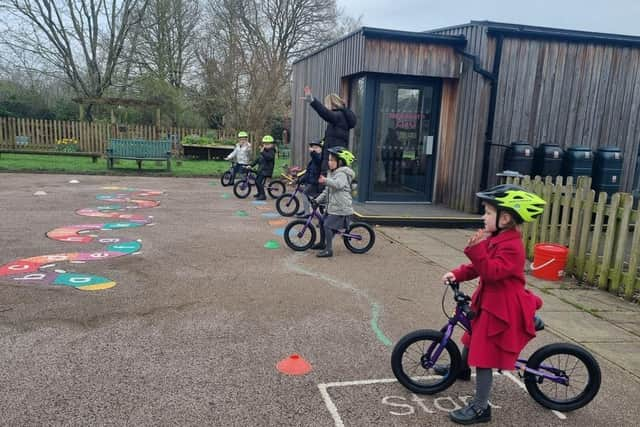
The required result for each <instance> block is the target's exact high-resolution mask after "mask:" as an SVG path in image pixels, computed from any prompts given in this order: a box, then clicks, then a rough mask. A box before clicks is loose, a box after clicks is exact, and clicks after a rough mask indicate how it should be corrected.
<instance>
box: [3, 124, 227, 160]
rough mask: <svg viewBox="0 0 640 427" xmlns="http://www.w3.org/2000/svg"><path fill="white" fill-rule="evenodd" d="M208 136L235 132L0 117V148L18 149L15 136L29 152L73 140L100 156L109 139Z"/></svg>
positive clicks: (82, 149) (178, 139) (175, 138)
mask: <svg viewBox="0 0 640 427" xmlns="http://www.w3.org/2000/svg"><path fill="white" fill-rule="evenodd" d="M211 133H214V134H215V135H216V136H217V138H218V139H226V138H230V139H233V138H234V137H235V132H231V131H226V132H225V131H217V130H211V129H190V128H175V127H170V128H167V127H158V126H153V125H150V126H146V125H122V124H120V125H116V124H110V123H100V122H91V123H89V122H71V121H60V120H36V119H15V118H9V117H0V148H22V146H21V145H19V144H16V137H17V136H26V137H28V138H29V143H28V147H29V149H34V150H51V151H53V150H55V149H56V141H58V140H60V139H63V138H73V139H75V140H77V141H78V148H79V150H80V151H86V152H97V153H104V151H105V149H106V144H107V140H108V139H109V138H140V139H163V138H173V140H174V141H176V142H179V141H181V140H182V138H183V137H184V136H186V135H201V136H202V135H210V134H211ZM25 148H26V147H25Z"/></svg>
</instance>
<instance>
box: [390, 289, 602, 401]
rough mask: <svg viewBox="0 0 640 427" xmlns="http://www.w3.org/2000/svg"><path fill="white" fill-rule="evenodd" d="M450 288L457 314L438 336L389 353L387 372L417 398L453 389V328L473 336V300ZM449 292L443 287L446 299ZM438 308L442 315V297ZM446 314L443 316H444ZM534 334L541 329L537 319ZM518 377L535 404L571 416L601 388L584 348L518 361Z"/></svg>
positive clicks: (546, 350)
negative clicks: (391, 372)
mask: <svg viewBox="0 0 640 427" xmlns="http://www.w3.org/2000/svg"><path fill="white" fill-rule="evenodd" d="M449 287H450V288H451V289H453V299H454V300H455V302H456V309H455V312H454V315H453V317H449V322H448V323H447V324H446V325H445V326H444V327H443V328H442V329H440V330H439V331H436V330H431V329H422V330H418V331H414V332H411V333H410V334H408V335H405V336H404V337H403V338H401V339H400V341H398V342H397V343H396V345H395V347H394V348H393V352H392V354H391V368H392V369H393V374H394V375H395V376H396V378H397V379H398V381H399V382H400V384H402V385H403V386H405V387H406V388H408V389H409V390H411V391H413V392H414V393H420V394H434V393H438V392H440V391H443V390H445V389H447V388H448V387H449V386H451V385H452V384H453V383H454V382H455V381H456V377H457V373H458V371H459V370H460V369H461V365H462V359H461V356H460V350H459V349H458V346H457V345H456V343H455V342H454V341H453V339H452V335H453V329H454V328H455V327H456V326H460V327H462V328H463V329H464V330H466V331H468V332H470V333H471V322H470V321H471V319H473V317H474V315H475V313H474V312H473V311H472V310H471V309H470V307H469V303H470V302H471V298H470V297H469V296H467V295H465V294H464V293H462V292H460V290H459V288H460V286H459V284H458V283H457V282H449ZM447 289H448V288H445V295H446V292H447ZM445 295H443V297H442V305H443V311H444V297H445ZM445 315H446V312H445ZM447 317H448V316H447ZM535 323H536V330H542V329H544V323H543V322H542V319H540V318H539V317H537V316H536V322H535ZM515 369H516V370H517V371H518V375H519V376H520V377H521V378H524V385H525V386H526V388H527V391H528V392H529V394H530V395H531V397H533V399H534V400H535V401H536V402H538V403H539V404H540V405H542V406H544V407H545V408H549V409H553V410H556V411H560V412H569V411H573V410H576V409H578V408H582V407H583V406H585V405H586V404H588V403H589V402H591V400H592V399H593V398H594V397H595V396H596V394H597V393H598V390H599V389H600V381H601V372H600V366H599V365H598V362H597V361H596V359H595V358H594V357H593V356H592V355H591V354H590V353H589V352H588V351H586V350H585V349H584V348H582V347H579V346H577V345H574V344H569V343H554V344H549V345H545V346H543V347H541V348H539V349H538V350H536V351H535V352H534V353H533V354H532V355H531V357H530V358H529V359H528V360H527V359H520V358H519V359H518V361H517V362H516V365H515Z"/></svg>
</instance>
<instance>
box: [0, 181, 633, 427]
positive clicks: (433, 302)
mask: <svg viewBox="0 0 640 427" xmlns="http://www.w3.org/2000/svg"><path fill="white" fill-rule="evenodd" d="M71 180H77V181H78V182H77V183H70V181H71ZM105 187H107V188H105ZM116 188H119V189H116ZM124 189H126V190H124ZM132 189H133V190H136V189H137V190H140V189H145V190H157V191H162V192H163V194H161V195H158V196H153V197H146V199H149V200H157V201H159V202H160V204H159V205H158V206H156V207H152V208H140V209H135V210H134V211H135V212H134V211H132V212H133V213H135V214H137V215H145V216H152V221H149V222H148V223H145V224H144V225H142V226H139V227H135V228H121V229H116V230H98V231H96V230H93V231H92V232H91V235H94V236H97V237H95V238H94V239H93V240H91V241H90V242H88V243H78V242H74V241H56V240H52V239H50V238H47V237H46V235H45V234H46V233H47V232H49V231H51V230H54V229H56V228H58V227H63V226H70V225H82V224H93V223H105V222H109V221H111V219H109V218H95V217H86V216H80V215H78V214H76V211H78V210H80V209H84V208H95V207H97V206H100V205H101V204H104V202H103V201H102V200H100V199H98V198H97V197H99V196H104V195H108V194H114V193H121V194H122V193H127V192H130V193H132V191H131V190H132ZM36 192H44V193H45V194H42V195H35V193H36ZM40 194H41V193H40ZM141 198H143V199H145V197H141ZM0 218H1V222H0V266H3V265H7V264H11V263H12V262H14V261H16V260H24V259H26V258H31V257H38V256H42V255H47V254H61V253H79V252H87V253H91V254H100V253H103V251H105V244H104V243H100V242H98V239H99V238H101V237H104V238H109V237H110V236H118V237H122V238H126V239H128V240H132V241H133V240H135V241H139V242H140V244H141V247H140V248H139V250H138V251H136V252H134V253H130V254H126V255H123V256H118V257H114V258H108V259H100V256H96V258H98V259H95V261H94V260H93V258H91V257H90V258H88V260H87V261H86V262H85V261H83V262H68V261H55V262H51V265H46V266H42V268H44V269H45V270H46V271H48V272H54V271H55V272H56V274H60V275H61V274H66V273H69V272H76V273H78V274H83V275H96V276H99V277H101V278H107V279H108V283H115V285H113V286H110V287H108V288H105V289H95V290H86V289H84V290H83V289H79V288H75V287H73V286H66V285H56V284H38V283H34V282H29V281H22V282H21V281H17V280H12V277H13V276H0V368H1V369H0V390H2V397H1V398H0V414H2V418H0V424H2V425H11V426H17V425H20V426H27V425H153V426H158V425H212V426H254V425H255V426H342V425H344V426H372V425H379V426H415V425H420V426H442V425H453V424H451V423H450V422H449V421H448V417H447V413H448V411H450V410H452V409H456V408H458V407H461V406H463V405H464V402H465V401H466V400H467V399H469V398H470V396H472V395H473V381H471V382H458V383H456V384H454V385H453V386H452V387H451V388H449V389H448V390H446V391H444V392H442V393H439V394H437V395H432V396H418V395H414V394H412V393H411V392H409V391H408V390H406V389H404V388H403V387H402V386H401V385H399V384H398V383H397V382H396V381H395V380H394V378H393V374H392V372H391V368H390V354H391V349H392V345H393V343H394V342H395V341H396V340H398V339H399V338H400V337H402V336H403V335H404V334H406V333H408V332H410V331H413V330H415V329H424V328H430V329H439V328H440V327H441V326H442V325H443V324H444V323H445V318H444V315H443V313H442V309H441V298H442V291H443V287H442V285H441V284H440V283H439V278H440V277H441V276H442V274H443V273H444V272H445V271H446V268H445V266H444V265H443V261H442V257H443V253H445V252H444V251H440V248H438V247H431V248H428V249H430V250H431V251H432V253H433V254H434V255H433V256H425V255H424V254H423V253H419V252H418V251H416V250H415V249H412V247H411V245H407V244H404V242H403V241H402V240H399V239H397V238H393V237H392V235H393V233H392V231H393V230H391V229H389V230H387V229H385V228H384V227H379V228H376V232H377V240H376V244H375V246H374V248H373V249H372V250H371V251H370V252H369V253H367V254H364V255H356V254H351V253H350V252H348V251H347V250H346V248H345V247H344V245H343V244H342V243H341V242H336V243H335V246H334V253H335V256H334V257H333V258H329V259H319V258H316V257H315V256H314V254H315V253H314V252H303V253H296V252H293V251H291V250H290V249H289V248H287V247H286V245H285V244H284V241H283V238H282V237H281V236H280V235H278V234H279V233H280V229H281V228H282V227H284V222H283V220H282V218H280V217H278V216H277V213H276V210H275V208H274V205H273V201H271V200H270V201H268V202H267V204H265V205H260V204H254V203H252V201H251V200H248V199H247V200H239V199H236V198H235V197H234V196H233V193H232V191H231V188H229V187H226V188H225V187H222V186H221V185H220V184H219V182H218V181H217V180H212V179H187V178H184V179H180V178H150V177H144V178H138V177H113V176H73V175H47V174H8V173H3V174H0ZM387 231H389V232H387ZM455 233H457V234H455ZM468 233H469V231H468V230H459V231H458V232H454V234H453V236H454V239H453V240H456V241H450V242H449V243H451V244H455V245H459V246H460V247H463V246H464V242H465V241H466V238H467V236H468ZM83 234H86V233H82V234H80V235H83ZM87 235H89V234H87ZM457 239H459V241H458V240H457ZM274 242H275V243H277V244H274ZM414 243H415V242H414ZM265 245H266V246H267V247H265ZM276 246H279V247H276ZM51 274H53V273H51ZM465 290H466V291H467V292H468V293H470V292H471V291H472V285H467V287H466V289H465ZM543 298H544V296H543ZM446 305H447V307H448V310H450V309H451V308H452V307H453V305H452V304H451V301H450V299H449V300H447V301H446ZM563 340H565V338H564V337H560V336H557V335H555V334H554V333H553V332H550V331H543V332H541V333H540V335H539V337H537V338H536V339H535V340H533V341H532V342H531V343H530V344H529V346H528V347H527V349H526V350H525V353H530V352H532V351H533V350H535V349H536V348H537V347H539V346H541V345H544V344H547V343H551V342H557V341H563ZM610 348H611V350H612V351H614V352H615V348H616V342H615V341H613V342H611V343H610ZM293 354H297V355H300V357H302V358H304V360H306V361H308V363H309V364H310V365H311V367H312V370H311V371H310V372H309V373H307V374H306V375H300V376H291V375H286V374H283V373H281V372H280V371H279V370H278V369H277V368H276V365H277V364H278V362H280V361H282V360H283V359H286V358H287V357H289V356H291V355H293ZM638 357H640V356H638ZM598 361H599V363H600V366H601V368H602V373H603V379H602V387H601V390H600V393H599V395H598V396H597V397H596V399H595V400H594V401H593V402H592V403H591V404H589V405H588V406H587V407H585V408H582V409H580V410H577V411H574V412H571V413H566V414H561V413H555V412H553V411H549V410H547V409H544V408H542V407H541V406H539V405H538V404H537V403H536V402H535V401H533V399H531V398H530V397H529V395H528V394H527V392H526V391H525V390H524V389H523V386H522V382H521V381H520V380H519V378H518V375H517V374H516V373H508V374H504V375H500V374H496V377H495V381H494V391H493V396H492V399H491V402H492V405H493V408H494V409H493V424H494V425H499V426H581V427H586V426H605V425H609V426H614V425H615V426H635V425H638V417H639V416H640V408H639V405H638V403H637V401H638V397H639V394H640V382H639V380H638V378H637V377H636V376H634V375H631V374H630V373H629V372H628V371H627V370H625V369H624V367H621V366H619V365H617V364H614V363H611V362H610V361H609V360H608V359H606V358H598Z"/></svg>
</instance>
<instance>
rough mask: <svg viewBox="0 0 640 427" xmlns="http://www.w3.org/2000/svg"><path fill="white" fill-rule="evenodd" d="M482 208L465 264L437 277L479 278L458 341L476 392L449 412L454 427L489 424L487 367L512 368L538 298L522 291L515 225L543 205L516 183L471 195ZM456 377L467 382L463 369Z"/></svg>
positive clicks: (521, 260)
mask: <svg viewBox="0 0 640 427" xmlns="http://www.w3.org/2000/svg"><path fill="white" fill-rule="evenodd" d="M477 196H478V197H479V198H480V199H481V200H482V204H483V206H484V215H483V217H482V218H483V220H484V229H482V230H478V231H477V232H476V233H475V234H474V235H473V236H471V238H470V239H469V244H468V246H467V247H466V248H465V250H464V253H465V255H467V257H468V258H469V259H470V260H471V263H470V264H464V265H461V266H460V267H458V268H456V269H454V270H453V271H451V272H449V273H447V274H445V275H444V276H443V278H442V279H443V281H444V282H445V283H447V282H448V281H458V282H464V281H467V280H471V279H475V278H476V277H480V281H479V285H478V288H477V289H476V291H475V292H474V293H473V297H472V301H471V308H472V310H473V311H474V312H475V313H476V317H475V318H474V319H473V320H472V321H471V331H472V333H471V334H469V333H466V334H465V335H464V336H463V337H462V342H463V344H464V348H463V351H462V356H463V359H464V360H465V361H467V362H468V366H469V365H470V366H475V367H476V393H475V396H474V398H473V400H472V401H471V403H470V404H469V405H467V406H466V407H464V408H462V409H458V410H456V411H453V412H451V413H450V414H449V416H450V418H451V420H453V421H455V422H457V423H459V424H475V423H482V422H488V421H490V420H491V407H490V406H489V394H490V392H491V385H492V381H493V369H494V368H495V369H504V370H513V368H514V366H515V362H516V359H517V358H518V355H519V354H520V352H521V351H522V349H523V348H524V346H525V345H526V344H527V342H529V340H531V339H532V338H533V337H535V335H536V333H535V327H534V324H533V320H534V315H535V311H536V310H537V309H538V308H540V307H541V306H542V300H540V298H538V297H537V296H536V295H534V294H533V293H531V292H530V291H528V290H527V289H525V279H524V263H525V250H524V245H523V243H522V236H521V235H520V231H519V227H518V225H519V224H521V223H523V222H529V221H532V220H533V219H534V218H536V217H537V216H538V215H540V214H541V213H542V211H543V209H544V205H545V201H544V200H542V199H541V198H540V197H538V196H536V195H535V194H533V193H530V192H528V191H527V190H525V189H524V188H522V187H518V186H516V185H510V184H506V185H499V186H497V187H493V188H491V189H489V190H487V191H483V192H480V193H477ZM468 366H467V367H466V368H465V369H463V370H462V371H460V372H459V373H458V377H459V378H461V379H466V380H468V379H469V378H470V376H471V371H470V369H469V367H468Z"/></svg>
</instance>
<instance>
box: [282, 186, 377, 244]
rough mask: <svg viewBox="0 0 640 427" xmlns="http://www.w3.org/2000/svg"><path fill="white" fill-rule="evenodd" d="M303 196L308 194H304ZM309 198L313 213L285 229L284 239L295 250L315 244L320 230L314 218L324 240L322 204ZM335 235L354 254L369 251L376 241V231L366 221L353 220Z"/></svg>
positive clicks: (321, 238)
mask: <svg viewBox="0 0 640 427" xmlns="http://www.w3.org/2000/svg"><path fill="white" fill-rule="evenodd" d="M303 197H306V195H304V194H303ZM309 200H310V202H311V205H312V206H313V210H312V211H311V215H309V216H308V217H307V218H306V219H297V220H295V221H291V222H290V223H289V224H287V226H286V227H285V229H284V241H285V242H286V243H287V246H289V247H290V248H291V249H293V250H294V251H306V250H307V249H309V248H310V247H311V246H313V245H314V244H315V242H316V236H317V235H318V232H317V231H316V227H315V226H314V225H313V220H314V219H316V220H317V222H318V228H319V229H320V241H321V242H322V241H324V227H323V225H324V215H323V214H322V213H321V212H320V206H319V205H318V204H317V203H316V202H315V201H314V200H313V199H309ZM335 235H336V236H340V235H341V236H342V240H343V241H344V245H345V246H346V247H347V249H349V250H350V251H351V252H353V253H354V254H363V253H365V252H367V251H369V249H371V248H372V247H373V245H374V243H375V242H376V233H375V232H374V231H373V228H371V226H370V225H369V224H365V223H364V222H352V223H351V224H349V227H348V228H347V229H346V230H337V231H336V233H335Z"/></svg>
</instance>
